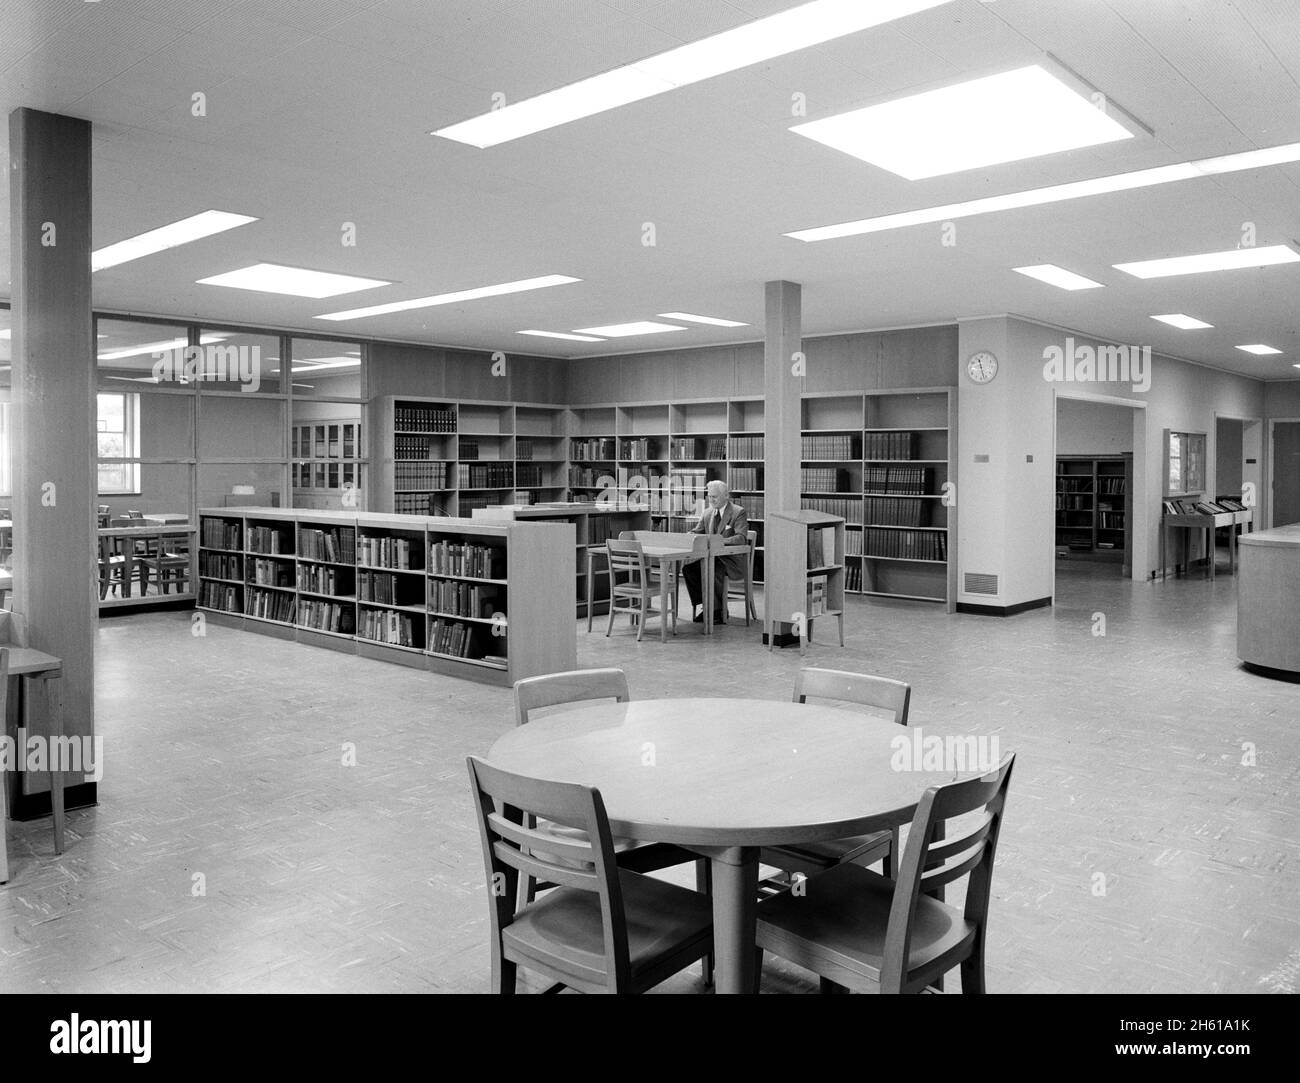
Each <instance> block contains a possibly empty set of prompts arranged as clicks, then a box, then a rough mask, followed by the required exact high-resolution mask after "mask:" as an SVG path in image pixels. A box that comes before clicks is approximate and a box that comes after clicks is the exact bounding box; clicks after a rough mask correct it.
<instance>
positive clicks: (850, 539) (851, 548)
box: [844, 530, 862, 557]
mask: <svg viewBox="0 0 1300 1083" xmlns="http://www.w3.org/2000/svg"><path fill="white" fill-rule="evenodd" d="M844 555H845V556H846V557H860V556H862V531H860V530H846V531H845V532H844Z"/></svg>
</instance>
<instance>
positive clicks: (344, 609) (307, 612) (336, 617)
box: [298, 598, 357, 635]
mask: <svg viewBox="0 0 1300 1083" xmlns="http://www.w3.org/2000/svg"><path fill="white" fill-rule="evenodd" d="M298 627H300V628H310V629H312V630H313V631H316V632H338V633H339V634H341V635H352V634H354V633H355V632H356V630H357V629H356V613H355V611H354V609H353V607H352V606H351V605H350V604H342V605H341V604H339V603H338V602H326V601H320V600H318V599H314V598H300V599H299V600H298Z"/></svg>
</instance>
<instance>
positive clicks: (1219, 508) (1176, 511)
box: [1164, 497, 1246, 515]
mask: <svg viewBox="0 0 1300 1083" xmlns="http://www.w3.org/2000/svg"><path fill="white" fill-rule="evenodd" d="M1164 508H1165V514H1166V515H1226V514H1228V513H1229V512H1237V511H1245V510H1246V505H1244V504H1243V503H1241V501H1240V500H1232V499H1228V498H1225V497H1220V498H1219V499H1218V500H1166V501H1165V502H1164Z"/></svg>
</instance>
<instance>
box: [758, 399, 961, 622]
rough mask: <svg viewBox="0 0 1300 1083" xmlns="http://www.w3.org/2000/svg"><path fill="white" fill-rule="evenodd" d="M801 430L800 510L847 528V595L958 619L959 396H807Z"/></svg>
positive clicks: (845, 554) (845, 558)
mask: <svg viewBox="0 0 1300 1083" xmlns="http://www.w3.org/2000/svg"><path fill="white" fill-rule="evenodd" d="M802 429H803V431H802V448H801V453H800V458H801V461H800V472H801V484H800V489H801V496H800V503H801V505H802V507H803V508H804V510H807V511H816V512H819V513H822V514H826V515H832V516H837V517H840V518H842V519H843V520H844V521H845V527H846V532H845V550H844V560H845V590H846V591H847V592H848V593H849V594H860V595H865V596H872V597H882V598H896V599H904V600H909V601H928V602H939V603H942V604H944V605H945V606H946V608H947V609H948V611H949V612H951V611H953V610H954V609H955V607H956V595H957V592H956V561H955V554H953V553H950V544H949V542H950V539H955V538H956V532H955V528H956V507H955V506H950V502H949V500H948V499H946V498H945V485H946V484H947V483H948V482H954V483H955V481H956V477H955V470H954V464H953V463H952V461H951V458H950V452H951V449H952V448H954V447H955V446H956V442H955V434H956V399H955V395H954V393H953V392H952V390H951V389H949V388H924V389H912V388H904V389H899V390H890V391H874V392H866V393H862V394H842V393H826V394H815V395H805V396H804V400H803V420H802ZM769 544H770V545H771V544H773V543H771V542H769Z"/></svg>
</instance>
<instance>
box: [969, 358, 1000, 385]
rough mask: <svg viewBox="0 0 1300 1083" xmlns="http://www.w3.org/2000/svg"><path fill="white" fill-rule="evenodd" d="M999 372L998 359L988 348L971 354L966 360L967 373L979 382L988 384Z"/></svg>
mask: <svg viewBox="0 0 1300 1083" xmlns="http://www.w3.org/2000/svg"><path fill="white" fill-rule="evenodd" d="M997 374H998V359H997V358H996V357H994V356H993V355H992V354H991V353H989V352H988V351H987V350H981V351H980V352H979V353H976V354H971V358H970V360H969V361H967V362H966V375H967V376H969V377H970V378H971V379H972V380H973V381H974V382H975V383H977V384H986V383H988V382H989V381H990V380H991V379H993V377H994V376H996V375H997Z"/></svg>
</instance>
